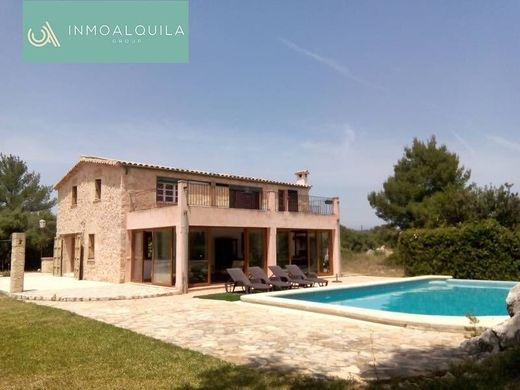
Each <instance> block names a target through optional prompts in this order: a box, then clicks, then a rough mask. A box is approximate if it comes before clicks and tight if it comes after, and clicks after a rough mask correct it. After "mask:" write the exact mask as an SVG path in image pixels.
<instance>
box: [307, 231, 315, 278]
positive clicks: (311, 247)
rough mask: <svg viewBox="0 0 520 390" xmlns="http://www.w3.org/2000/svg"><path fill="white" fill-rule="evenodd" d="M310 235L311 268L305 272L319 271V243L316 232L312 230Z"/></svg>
mask: <svg viewBox="0 0 520 390" xmlns="http://www.w3.org/2000/svg"><path fill="white" fill-rule="evenodd" d="M308 237H309V268H308V269H307V270H304V272H314V273H318V243H317V240H316V232H315V231H313V230H310V231H309V233H308Z"/></svg>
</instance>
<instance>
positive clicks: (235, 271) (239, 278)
mask: <svg viewBox="0 0 520 390" xmlns="http://www.w3.org/2000/svg"><path fill="white" fill-rule="evenodd" d="M226 271H227V273H228V274H229V276H230V277H231V281H230V284H229V286H228V285H226V291H227V290H228V289H229V287H232V291H235V288H236V287H238V286H241V287H242V288H243V289H244V291H245V292H246V293H247V294H249V293H251V292H253V291H255V290H264V291H270V290H271V286H270V285H269V284H266V283H261V282H260V281H257V280H254V279H253V280H249V279H248V278H247V276H246V274H244V272H243V271H242V269H240V268H227V269H226Z"/></svg>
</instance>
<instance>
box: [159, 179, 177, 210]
mask: <svg viewBox="0 0 520 390" xmlns="http://www.w3.org/2000/svg"><path fill="white" fill-rule="evenodd" d="M155 194H156V195H155V199H156V201H157V202H158V203H170V204H176V203H177V195H178V193H177V181H176V180H172V179H161V178H158V179H157V187H156V192H155Z"/></svg>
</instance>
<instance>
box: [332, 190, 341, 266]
mask: <svg viewBox="0 0 520 390" xmlns="http://www.w3.org/2000/svg"><path fill="white" fill-rule="evenodd" d="M332 201H333V203H332V210H333V213H334V216H335V217H336V228H335V229H334V231H333V232H332V267H333V272H334V274H335V275H341V238H340V225H339V198H333V200H332Z"/></svg>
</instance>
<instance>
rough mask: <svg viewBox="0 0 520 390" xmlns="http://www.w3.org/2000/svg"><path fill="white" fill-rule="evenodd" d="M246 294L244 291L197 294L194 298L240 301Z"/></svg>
mask: <svg viewBox="0 0 520 390" xmlns="http://www.w3.org/2000/svg"><path fill="white" fill-rule="evenodd" d="M244 294H245V293H243V292H223V293H215V294H206V295H197V296H195V297H194V298H199V299H214V300H217V301H228V302H236V301H240V297H241V296H242V295H244Z"/></svg>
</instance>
